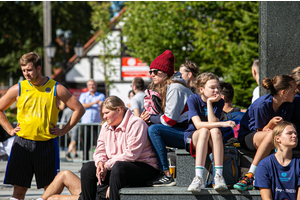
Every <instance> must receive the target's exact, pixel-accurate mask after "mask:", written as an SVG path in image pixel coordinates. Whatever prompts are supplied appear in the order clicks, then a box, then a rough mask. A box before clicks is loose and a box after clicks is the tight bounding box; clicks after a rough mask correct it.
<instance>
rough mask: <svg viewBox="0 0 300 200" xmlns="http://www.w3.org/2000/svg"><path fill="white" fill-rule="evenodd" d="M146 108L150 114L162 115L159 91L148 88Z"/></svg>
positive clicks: (145, 100) (145, 101)
mask: <svg viewBox="0 0 300 200" xmlns="http://www.w3.org/2000/svg"><path fill="white" fill-rule="evenodd" d="M144 108H145V110H146V111H147V112H148V113H150V114H155V115H162V114H163V110H162V109H161V97H160V94H159V93H158V92H155V91H153V90H149V89H146V90H145V97H144Z"/></svg>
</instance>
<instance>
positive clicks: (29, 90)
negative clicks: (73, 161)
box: [17, 78, 59, 141]
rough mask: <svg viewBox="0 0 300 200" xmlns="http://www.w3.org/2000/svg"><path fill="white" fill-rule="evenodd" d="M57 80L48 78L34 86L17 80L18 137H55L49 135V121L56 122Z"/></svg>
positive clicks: (36, 139) (30, 138)
mask: <svg viewBox="0 0 300 200" xmlns="http://www.w3.org/2000/svg"><path fill="white" fill-rule="evenodd" d="M56 87H57V82H56V81H54V80H52V79H50V78H48V80H47V81H46V83H44V84H43V85H42V86H39V87H37V86H34V85H32V84H31V83H30V82H29V81H27V80H24V81H22V82H19V98H18V101H17V120H18V123H20V128H21V131H19V132H18V133H17V135H18V136H19V137H22V138H25V139H28V140H35V141H47V140H49V139H52V138H55V137H57V136H56V135H51V134H50V132H49V128H50V127H52V125H51V123H53V124H56V123H57V117H58V113H59V109H58V108H57V106H56Z"/></svg>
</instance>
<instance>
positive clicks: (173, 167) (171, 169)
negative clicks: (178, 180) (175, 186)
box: [169, 166, 175, 178]
mask: <svg viewBox="0 0 300 200" xmlns="http://www.w3.org/2000/svg"><path fill="white" fill-rule="evenodd" d="M169 169H170V173H171V174H172V175H173V178H175V166H169Z"/></svg>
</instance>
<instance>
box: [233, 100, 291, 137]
mask: <svg viewBox="0 0 300 200" xmlns="http://www.w3.org/2000/svg"><path fill="white" fill-rule="evenodd" d="M293 110H294V104H293V103H290V102H285V103H283V104H281V105H280V107H279V108H278V110H277V112H276V113H275V111H274V109H273V96H272V95H271V94H267V95H264V96H261V97H259V98H258V99H257V100H256V101H254V102H253V104H251V105H250V107H249V108H248V110H247V111H246V113H245V114H244V116H243V118H242V119H241V123H240V130H239V136H238V139H239V141H240V142H242V141H243V140H244V138H245V136H246V135H248V134H249V133H251V132H256V131H257V129H262V128H264V127H265V126H266V125H267V124H268V123H269V121H270V120H271V119H272V118H273V117H275V116H279V117H282V118H283V120H285V121H291V117H292V114H293Z"/></svg>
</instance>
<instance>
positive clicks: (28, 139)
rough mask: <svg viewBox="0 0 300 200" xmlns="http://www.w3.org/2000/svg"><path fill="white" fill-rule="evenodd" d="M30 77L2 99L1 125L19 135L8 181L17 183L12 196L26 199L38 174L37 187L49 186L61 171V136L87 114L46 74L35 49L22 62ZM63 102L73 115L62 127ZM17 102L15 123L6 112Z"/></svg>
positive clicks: (12, 155) (6, 178)
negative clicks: (10, 120) (60, 109)
mask: <svg viewBox="0 0 300 200" xmlns="http://www.w3.org/2000/svg"><path fill="white" fill-rule="evenodd" d="M19 63H20V65H21V69H22V72H23V75H24V77H25V79H26V80H24V81H21V82H19V83H18V84H16V85H14V86H12V87H11V88H10V89H9V90H8V91H7V93H6V94H5V95H4V96H3V97H2V98H1V99H0V124H1V126H2V127H3V128H4V129H5V130H6V132H7V133H9V134H10V135H11V136H14V135H16V138H15V141H14V144H13V147H12V150H11V155H10V159H9V161H8V163H7V168H6V173H5V178H4V183H5V184H11V185H13V186H14V191H13V194H12V198H11V199H25V194H26V192H27V190H28V188H30V186H31V181H32V177H33V174H35V177H36V182H37V188H44V189H46V188H47V187H48V185H49V184H50V183H51V181H52V180H53V178H54V177H55V175H56V173H57V171H59V154H58V153H59V152H58V142H57V138H56V137H57V136H58V135H59V136H63V135H65V134H66V133H67V132H68V131H69V130H71V128H72V127H74V126H75V125H76V124H77V122H78V121H79V120H80V118H81V116H82V115H83V114H84V112H85V110H84V108H83V106H82V104H81V103H80V102H79V101H78V100H77V99H76V98H75V97H74V96H73V95H71V94H70V93H69V91H68V90H67V89H66V88H65V87H64V86H62V85H61V84H59V83H57V82H56V81H54V80H52V79H50V78H49V77H45V76H43V75H42V72H41V71H42V66H41V63H42V62H41V57H40V55H39V54H37V53H34V52H31V53H27V54H24V55H23V56H22V57H21V58H20V61H19ZM60 100H61V101H63V102H64V103H65V104H66V105H67V106H68V107H69V108H70V109H71V110H73V114H72V116H71V118H70V120H69V121H68V123H67V124H66V125H65V126H64V127H63V128H62V129H60V128H58V127H57V126H56V124H57V117H58V112H59V109H58V105H59V101H60ZM15 101H17V120H18V124H17V126H16V127H15V128H13V127H12V126H11V124H10V123H9V121H8V119H7V117H6V116H5V114H4V111H5V110H6V109H7V108H9V107H10V105H11V104H13V103H14V102H15Z"/></svg>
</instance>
